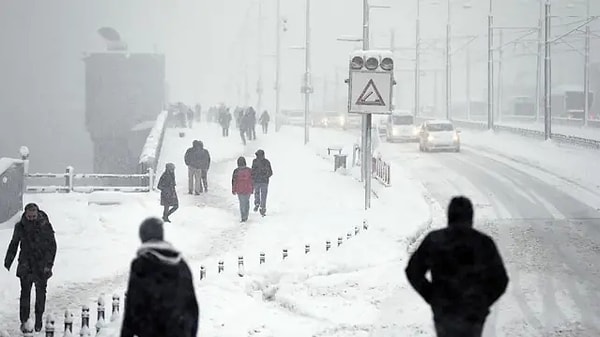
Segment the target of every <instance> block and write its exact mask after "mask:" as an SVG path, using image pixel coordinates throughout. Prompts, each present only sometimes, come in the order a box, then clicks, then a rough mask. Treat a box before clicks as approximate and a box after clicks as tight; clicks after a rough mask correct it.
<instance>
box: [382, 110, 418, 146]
mask: <svg viewBox="0 0 600 337" xmlns="http://www.w3.org/2000/svg"><path fill="white" fill-rule="evenodd" d="M385 138H386V140H387V141H388V142H396V141H403V142H416V141H418V140H419V130H418V128H417V127H416V126H415V119H414V117H413V115H412V114H410V113H409V112H403V113H396V112H394V113H393V114H391V115H390V116H388V119H387V123H386V133H385Z"/></svg>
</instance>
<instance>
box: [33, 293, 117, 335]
mask: <svg viewBox="0 0 600 337" xmlns="http://www.w3.org/2000/svg"><path fill="white" fill-rule="evenodd" d="M125 296H127V294H126V295H125ZM120 303H121V299H120V297H119V295H117V294H115V295H113V297H112V315H111V317H110V321H111V322H114V321H116V320H118V319H119V317H120V312H119V308H120ZM97 304H98V316H97V319H96V326H95V328H96V329H95V330H96V335H98V334H99V333H100V331H102V329H103V328H105V327H106V326H107V325H108V322H106V306H105V302H104V298H102V297H99V298H98V302H97ZM74 321H75V319H74V315H73V313H72V312H71V311H70V310H68V309H67V310H66V311H65V315H64V333H63V337H73V336H74V334H73V323H74ZM45 327H46V328H45V336H46V337H55V336H56V332H57V331H56V330H57V329H56V320H55V319H54V317H53V316H52V315H51V314H48V315H47V316H46V326H45ZM91 335H92V330H91V329H90V307H89V306H87V305H83V306H82V307H81V329H80V330H79V336H80V337H88V336H91ZM33 336H34V327H33V321H32V320H31V319H29V321H27V323H26V324H25V327H24V331H23V337H33Z"/></svg>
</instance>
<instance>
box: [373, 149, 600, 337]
mask: <svg viewBox="0 0 600 337" xmlns="http://www.w3.org/2000/svg"><path fill="white" fill-rule="evenodd" d="M465 145H466V144H465ZM464 147H465V150H464V151H463V152H462V153H459V154H454V153H420V152H418V150H417V145H415V144H383V145H382V148H381V150H382V152H383V153H385V154H386V159H388V160H390V161H392V164H395V165H402V166H403V167H405V168H407V169H408V170H409V171H410V173H411V174H412V175H413V176H414V177H415V178H417V179H418V180H420V181H421V182H422V183H423V184H424V186H425V187H426V188H427V190H428V191H429V192H430V193H431V195H432V196H433V198H434V199H435V200H436V201H437V202H439V203H440V204H441V206H442V207H444V206H445V205H447V203H448V201H449V199H450V198H451V197H452V196H453V195H457V194H464V195H467V196H469V197H471V198H472V199H473V200H474V202H475V203H476V218H477V223H476V227H478V228H480V229H482V230H483V231H485V232H487V233H490V234H491V235H492V236H494V237H495V238H496V240H497V242H498V246H499V248H500V250H501V252H502V255H503V257H504V259H505V263H506V264H507V268H508V269H509V274H510V277H511V282H510V285H509V289H508V291H507V294H505V296H504V297H503V298H502V299H501V301H500V302H499V304H498V305H497V306H496V307H495V308H494V310H493V312H492V314H491V315H490V317H489V319H488V323H487V324H486V331H485V336H540V335H544V336H555V335H556V336H558V335H561V336H598V335H600V284H599V283H598V279H599V277H600V267H599V265H598V261H600V213H599V212H598V210H597V209H595V208H593V207H591V206H590V204H592V205H593V204H594V202H593V201H592V200H590V199H587V200H585V199H584V200H582V199H583V198H582V196H585V195H586V193H579V194H578V193H577V192H578V191H579V190H583V189H582V188H581V187H579V186H576V185H572V184H571V185H568V184H566V185H565V184H562V183H557V181H560V180H561V179H560V178H558V177H554V178H555V179H546V176H547V175H548V174H547V173H544V172H542V171H539V172H536V170H535V169H533V168H531V167H529V168H528V169H527V170H523V169H522V168H520V167H518V165H510V164H508V163H507V162H506V161H502V160H499V159H496V158H493V157H492V156H490V155H488V154H486V153H483V152H481V151H479V150H474V149H470V148H469V147H468V146H464ZM596 197H597V196H596ZM594 201H595V200H594ZM382 335H385V334H382Z"/></svg>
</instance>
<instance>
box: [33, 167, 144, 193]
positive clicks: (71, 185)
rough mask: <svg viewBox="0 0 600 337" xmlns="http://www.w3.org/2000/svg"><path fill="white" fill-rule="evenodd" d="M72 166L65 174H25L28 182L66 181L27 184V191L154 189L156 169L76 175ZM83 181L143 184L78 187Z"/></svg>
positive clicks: (130, 190)
mask: <svg viewBox="0 0 600 337" xmlns="http://www.w3.org/2000/svg"><path fill="white" fill-rule="evenodd" d="M74 171H75V169H74V168H73V167H72V166H69V167H67V168H66V170H65V173H28V174H25V178H26V180H31V179H35V178H54V179H64V185H49V186H34V185H29V184H27V187H26V189H25V191H26V192H28V193H59V192H62V193H69V192H82V193H91V192H97V191H111V192H130V193H141V192H150V191H152V190H153V189H154V178H155V175H154V169H153V168H151V167H150V168H148V169H147V173H146V174H110V173H79V174H75V172H74ZM81 179H127V180H132V179H133V180H137V181H141V182H142V183H141V184H140V185H139V186H89V185H76V184H75V182H76V180H81Z"/></svg>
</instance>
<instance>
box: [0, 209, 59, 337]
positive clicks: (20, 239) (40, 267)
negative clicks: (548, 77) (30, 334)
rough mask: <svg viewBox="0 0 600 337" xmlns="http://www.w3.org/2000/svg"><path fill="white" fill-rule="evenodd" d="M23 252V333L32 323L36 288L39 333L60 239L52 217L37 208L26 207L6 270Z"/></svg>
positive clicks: (20, 273)
mask: <svg viewBox="0 0 600 337" xmlns="http://www.w3.org/2000/svg"><path fill="white" fill-rule="evenodd" d="M19 247H20V248H21V250H20V252H19V258H18V266H17V277H18V278H19V279H20V280H21V296H20V304H19V310H20V312H19V318H20V320H21V331H23V329H24V324H25V323H26V322H27V320H29V315H30V303H31V300H30V297H31V288H32V287H33V285H34V284H35V325H34V329H35V331H36V332H39V331H41V330H42V316H43V314H44V311H45V308H46V287H47V285H48V279H49V278H50V277H52V268H53V266H54V258H55V257H56V239H55V237H54V229H53V228H52V224H51V223H50V220H49V219H48V215H47V214H46V213H45V212H44V211H42V210H40V209H39V207H38V206H37V205H36V204H33V203H32V204H28V205H27V206H25V212H24V213H23V216H22V217H21V220H20V221H19V222H18V223H17V224H16V225H15V228H14V230H13V235H12V239H11V240H10V243H9V244H8V250H7V252H6V257H5V258H4V267H5V268H6V270H9V271H10V267H11V265H12V263H13V261H14V259H15V257H16V256H17V250H18V248H19Z"/></svg>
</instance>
